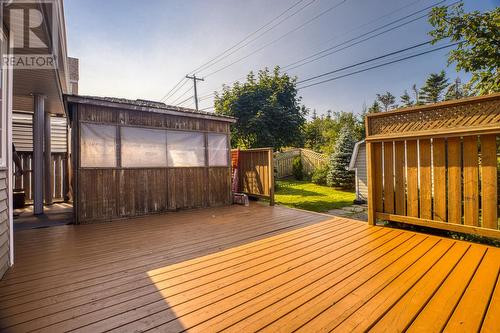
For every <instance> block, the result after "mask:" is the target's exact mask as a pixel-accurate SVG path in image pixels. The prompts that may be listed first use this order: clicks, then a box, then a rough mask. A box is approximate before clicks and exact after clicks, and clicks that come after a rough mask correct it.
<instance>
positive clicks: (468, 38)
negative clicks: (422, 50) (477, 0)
mask: <svg viewBox="0 0 500 333" xmlns="http://www.w3.org/2000/svg"><path fill="white" fill-rule="evenodd" d="M429 22H430V23H431V24H432V25H433V27H434V30H432V31H431V32H430V33H429V34H430V35H431V36H432V37H433V43H437V42H439V41H441V40H443V39H447V40H451V41H452V42H459V43H458V45H457V47H456V49H454V50H452V51H450V53H449V55H448V64H452V63H455V65H456V69H457V71H460V70H464V71H466V72H469V73H471V74H472V77H471V81H470V86H471V87H472V92H473V93H475V94H480V95H483V94H489V93H492V92H498V91H500V72H499V66H500V50H499V49H500V7H498V6H497V7H496V8H495V9H493V10H491V11H489V12H485V13H481V12H478V11H474V12H471V13H465V12H464V10H463V3H462V2H460V3H458V4H456V5H454V6H450V7H448V6H440V7H434V8H433V9H432V11H431V13H430V15H429Z"/></svg>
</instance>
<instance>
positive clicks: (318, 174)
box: [311, 164, 330, 185]
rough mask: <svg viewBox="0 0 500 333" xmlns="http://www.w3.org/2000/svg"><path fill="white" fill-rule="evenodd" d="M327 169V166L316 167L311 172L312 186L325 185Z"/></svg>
mask: <svg viewBox="0 0 500 333" xmlns="http://www.w3.org/2000/svg"><path fill="white" fill-rule="evenodd" d="M329 169H330V168H329V167H328V164H325V165H322V166H319V167H317V168H316V169H315V170H314V171H313V172H312V175H311V181H312V182H313V183H314V184H318V185H326V177H327V176H328V171H329Z"/></svg>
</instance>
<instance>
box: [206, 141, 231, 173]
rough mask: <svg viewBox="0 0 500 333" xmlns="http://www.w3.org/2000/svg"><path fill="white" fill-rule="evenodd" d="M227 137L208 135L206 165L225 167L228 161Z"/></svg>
mask: <svg viewBox="0 0 500 333" xmlns="http://www.w3.org/2000/svg"><path fill="white" fill-rule="evenodd" d="M228 154H229V148H228V142H227V135H225V134H208V165H209V166H227V165H228V159H229V156H228Z"/></svg>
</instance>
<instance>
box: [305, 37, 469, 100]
mask: <svg viewBox="0 0 500 333" xmlns="http://www.w3.org/2000/svg"><path fill="white" fill-rule="evenodd" d="M460 43H461V42H456V43H453V44H448V45H444V46H441V47H438V48H435V49H432V50H429V51H424V52H420V53H417V54H413V55H410V56H406V57H403V58H399V59H396V60H392V61H388V62H385V63H382V64H379V65H375V66H371V67H368V68H364V69H361V70H358V71H355V72H351V73H347V74H343V75H340V76H336V77H333V78H329V79H326V80H323V81H319V82H315V83H311V84H308V85H305V86H302V87H298V88H297V90H299V89H305V88H309V87H313V86H316V85H319V84H323V83H326V82H330V81H334V80H338V79H341V78H344V77H348V76H351V75H355V74H359V73H362V72H366V71H369V70H372V69H376V68H380V67H383V66H387V65H391V64H394V63H397V62H401V61H404V60H408V59H411V58H415V57H419V56H422V55H424V54H428V53H432V52H436V51H439V50H442V49H445V48H449V47H452V46H455V45H458V44H460ZM351 67H352V66H351ZM332 72H335V71H332ZM320 76H323V74H322V75H318V76H317V77H320ZM317 77H316V78H317ZM312 79H314V78H308V79H307V80H312ZM302 82H305V80H303V81H302Z"/></svg>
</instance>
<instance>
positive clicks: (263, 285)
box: [123, 233, 387, 331]
mask: <svg viewBox="0 0 500 333" xmlns="http://www.w3.org/2000/svg"><path fill="white" fill-rule="evenodd" d="M378 236H379V235H378V233H377V235H376V236H375V237H378ZM366 238H368V240H369V241H373V240H374V239H372V238H369V237H366ZM383 238H384V239H385V237H383ZM385 241H387V239H385ZM376 242H377V243H378V242H379V240H377V241H376ZM370 243H371V242H370ZM356 244H357V242H356V243H354V246H347V247H341V248H338V249H337V250H336V251H335V250H334V251H332V252H331V253H330V254H326V255H324V256H323V257H319V258H318V259H317V260H314V261H313V262H307V263H306V264H303V265H295V266H291V267H290V268H287V271H285V274H284V273H283V272H282V273H281V274H276V272H274V273H273V272H265V274H262V275H261V276H245V279H243V280H242V281H241V282H240V283H239V284H237V285H234V286H231V288H232V289H233V291H232V293H226V290H224V289H222V290H221V292H224V294H220V295H217V292H212V294H211V295H210V294H208V295H203V294H202V295H197V294H196V293H194V295H191V296H190V298H188V299H182V298H181V299H179V300H178V301H180V302H181V303H180V304H179V305H178V306H175V304H176V299H175V297H173V298H170V297H169V298H168V299H169V305H170V306H175V314H176V316H183V317H182V319H183V322H184V323H185V325H186V323H190V324H191V325H196V324H199V323H201V321H200V319H201V318H205V319H208V318H212V317H214V316H215V315H217V314H219V313H222V312H225V311H227V310H229V309H232V308H235V307H236V306H238V305H242V304H244V305H245V307H247V302H248V301H251V300H253V299H255V298H256V297H258V296H260V295H268V293H270V292H272V291H273V290H275V289H278V288H280V286H283V285H285V284H287V283H291V282H294V281H296V280H297V279H299V278H300V279H299V280H298V282H299V284H300V286H299V288H303V287H304V283H305V282H306V279H304V278H303V277H304V276H307V275H309V274H311V272H314V273H315V274H317V273H318V271H317V270H318V269H321V268H324V267H323V266H326V267H328V268H325V269H328V271H329V272H331V271H333V270H335V267H339V268H340V266H338V265H340V264H339V263H338V262H339V261H341V262H342V264H343V265H346V264H347V263H348V262H347V261H346V260H347V259H345V258H344V260H342V255H345V256H348V257H351V256H352V255H356V254H357V252H358V251H363V250H364V249H360V250H358V251H356V250H355V249H353V248H354V247H355V246H356ZM339 245H342V244H339ZM339 252H341V253H342V255H340V254H339ZM332 258H335V259H332ZM320 272H321V271H320ZM226 295H228V296H227V297H226ZM207 296H208V297H207ZM207 305H210V306H209V307H207ZM158 310H162V311H158ZM124 315H125V316H127V315H126V314H124ZM173 319H175V317H171V316H168V312H167V311H165V308H164V307H163V308H158V309H157V312H156V313H154V316H144V318H143V320H141V321H139V322H134V323H131V324H130V325H127V326H125V327H123V329H125V330H127V331H133V330H134V329H137V326H138V325H139V326H140V327H157V326H159V325H164V324H168V325H175V323H173V322H172V320H173ZM162 329H163V328H162Z"/></svg>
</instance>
